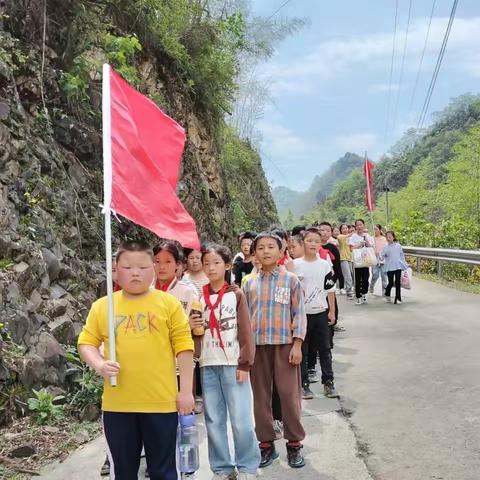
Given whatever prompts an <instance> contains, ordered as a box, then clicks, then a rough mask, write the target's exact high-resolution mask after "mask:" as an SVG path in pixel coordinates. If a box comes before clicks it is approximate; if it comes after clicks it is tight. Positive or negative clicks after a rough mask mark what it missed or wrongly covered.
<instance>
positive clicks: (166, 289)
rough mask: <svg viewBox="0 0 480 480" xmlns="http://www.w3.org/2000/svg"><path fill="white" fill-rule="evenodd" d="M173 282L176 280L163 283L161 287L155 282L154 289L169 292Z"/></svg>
mask: <svg viewBox="0 0 480 480" xmlns="http://www.w3.org/2000/svg"><path fill="white" fill-rule="evenodd" d="M175 280H176V278H175V277H173V278H172V279H171V280H169V281H168V282H165V283H164V284H163V285H162V286H160V282H159V281H158V280H157V282H156V283H155V288H156V289H157V290H161V291H162V292H168V291H169V290H170V287H173V285H174V282H175Z"/></svg>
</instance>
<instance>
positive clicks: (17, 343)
mask: <svg viewBox="0 0 480 480" xmlns="http://www.w3.org/2000/svg"><path fill="white" fill-rule="evenodd" d="M27 4H28V5H27ZM88 4H90V5H95V8H99V7H98V6H99V5H103V2H72V1H64V2H59V1H55V0H51V1H50V0H48V1H46V2H45V3H44V2H43V1H35V0H33V1H31V2H16V1H7V2H2V5H0V27H1V29H0V388H1V390H2V393H3V394H4V395H2V396H1V397H0V424H1V423H2V421H5V420H6V417H7V415H10V414H12V410H13V411H14V410H15V409H19V408H20V409H21V405H23V404H22V392H24V391H27V390H28V389H30V388H31V387H39V386H50V388H52V386H54V387H57V388H61V389H63V390H65V389H68V387H69V370H68V368H67V367H68V365H67V361H66V357H65V349H64V347H63V345H65V344H72V343H74V342H75V339H76V336H77V335H78V333H79V330H80V328H81V326H82V324H83V321H84V318H85V314H86V312H87V311H88V309H89V307H90V305H91V303H92V301H93V300H94V299H95V298H96V297H97V296H98V295H99V293H100V290H101V285H102V282H103V279H104V267H103V252H104V240H103V224H102V217H101V215H100V204H101V197H102V188H101V186H102V156H101V134H100V115H99V106H100V100H101V97H100V79H99V78H98V77H96V76H95V75H92V74H91V73H89V77H88V79H87V82H86V87H85V88H84V89H83V90H82V91H83V92H84V93H85V92H86V94H87V95H86V97H84V98H83V99H82V102H83V103H82V104H81V103H80V102H79V101H73V100H72V98H74V97H72V96H69V95H67V94H66V89H65V78H67V79H69V78H70V77H66V76H65V73H66V72H67V71H70V72H72V71H75V70H74V69H75V68H76V66H78V58H80V57H78V55H77V56H76V57H74V56H73V54H72V50H73V49H74V48H75V45H72V39H73V38H75V36H74V34H75V33H76V34H78V30H79V29H80V30H81V29H82V28H84V30H85V31H87V30H88V28H90V27H89V24H88V23H86V24H85V25H82V24H81V23H80V22H78V19H77V22H76V23H75V22H73V21H72V18H73V17H74V16H75V15H77V13H78V12H76V10H75V9H81V8H84V9H86V8H87V7H86V5H88ZM107 4H108V5H110V4H109V2H107ZM107 4H105V5H107ZM45 5H46V10H44V8H43V7H44V6H45ZM108 5H107V6H108ZM107 6H106V7H105V8H107ZM85 11H86V10H85ZM105 12H106V10H104V11H103V15H104V17H102V22H104V23H105V22H106V24H107V25H108V28H110V29H111V30H112V31H114V33H115V34H116V35H117V36H116V37H112V38H114V39H116V38H120V39H122V38H126V37H122V35H123V34H124V33H125V31H122V30H121V29H122V28H125V25H121V24H120V22H118V24H115V21H116V17H115V15H114V14H111V15H110V16H108V15H107V13H105ZM105 15H107V17H108V18H107V20H108V22H107V21H106V20H105ZM75 18H76V17H75ZM44 27H45V28H44ZM83 33H85V32H83ZM87 33H89V32H88V31H87ZM107 35H108V34H107ZM82 38H83V37H82ZM120 53H121V51H120ZM89 55H91V56H95V55H96V56H100V57H99V58H100V60H103V58H102V57H101V55H102V52H101V51H100V53H99V51H98V50H95V49H90V51H89ZM118 61H121V58H120V60H118ZM76 62H77V63H76ZM129 68H130V67H129ZM134 68H135V75H136V80H137V81H136V83H137V86H138V88H140V89H141V91H142V92H143V93H145V94H147V95H149V96H150V97H151V98H153V99H155V100H157V103H159V104H160V105H161V106H162V107H163V109H164V110H166V112H167V113H168V114H170V115H171V116H173V117H174V118H175V120H176V121H178V122H179V123H180V124H181V125H182V126H184V128H185V129H186V132H187V138H188V142H187V145H186V149H185V154H184V158H183V162H182V172H181V180H180V182H179V195H180V197H181V199H182V201H183V202H184V205H185V206H186V208H187V209H188V210H189V212H190V213H191V215H192V216H193V217H194V219H195V220H196V223H197V227H198V230H199V232H200V235H201V237H202V238H203V239H212V240H215V241H219V242H224V243H227V244H232V243H233V239H234V238H235V233H236V232H235V231H234V227H237V228H240V227H241V226H242V223H241V221H240V222H239V221H238V219H236V218H235V212H236V211H237V210H238V209H239V208H240V209H241V211H242V212H243V214H244V216H245V218H249V217H251V218H254V219H255V221H256V222H255V223H256V224H255V225H250V224H249V225H248V226H254V227H256V228H264V227H266V226H267V225H268V224H269V223H271V222H273V221H275V220H276V210H275V207H274V204H273V200H272V197H271V194H270V190H269V187H268V185H267V184H266V180H265V176H264V174H263V170H262V168H261V163H260V161H259V160H257V161H256V162H254V163H253V164H252V165H250V166H249V174H250V177H248V176H247V177H246V178H243V179H242V182H243V183H244V184H245V189H246V190H248V192H249V197H248V199H245V200H242V199H240V200H239V199H237V198H234V196H232V193H231V192H232V191H233V190H232V187H233V186H234V185H235V178H226V174H225V165H224V160H223V159H224V158H225V156H226V154H225V152H224V151H223V149H224V146H223V144H222V140H221V136H220V135H218V131H219V129H220V128H221V127H222V126H223V127H222V128H224V122H223V119H222V116H219V115H218V113H215V114H213V113H212V112H210V111H209V110H208V107H206V106H205V105H204V104H202V102H199V101H197V100H196V99H195V97H194V95H192V87H191V85H186V84H185V82H184V81H183V79H182V78H181V76H180V75H179V74H178V72H177V71H176V70H175V66H174V65H173V63H172V62H171V61H170V60H169V58H168V56H166V55H164V56H162V55H160V54H158V53H157V54H154V53H153V50H151V51H150V50H148V49H147V48H144V49H143V51H142V53H141V55H140V56H139V57H138V58H135V62H134ZM72 78H73V80H72ZM72 78H70V83H71V84H72V85H73V86H74V83H73V81H74V80H75V81H76V78H77V77H76V76H73V77H72ZM78 78H79V79H81V77H80V76H79V75H78ZM79 81H80V80H78V82H79ZM67 86H71V85H67ZM72 88H73V87H72ZM67 93H68V91H67ZM77 100H78V98H77ZM80 105H81V106H82V109H81V108H80ZM85 105H87V106H88V109H87V111H85V108H84V107H85ZM247 146H248V145H247ZM243 148H247V147H246V146H245V145H243ZM248 148H250V147H249V146H248ZM251 153H252V155H253V156H254V158H257V159H258V156H257V155H256V153H255V152H253V151H252V152H251ZM232 155H233V157H234V156H235V155H234V154H232V152H230V153H229V158H230V161H231V159H232ZM229 166H230V170H229V171H230V172H231V171H233V170H232V168H231V164H229ZM242 201H244V204H239V203H238V202H242ZM114 232H115V235H116V238H117V240H118V239H120V238H124V237H128V236H132V235H134V234H141V235H144V236H150V234H148V233H147V232H144V231H139V230H138V229H136V228H135V227H134V226H132V225H131V224H130V223H129V222H126V221H122V223H117V222H115V225H114Z"/></svg>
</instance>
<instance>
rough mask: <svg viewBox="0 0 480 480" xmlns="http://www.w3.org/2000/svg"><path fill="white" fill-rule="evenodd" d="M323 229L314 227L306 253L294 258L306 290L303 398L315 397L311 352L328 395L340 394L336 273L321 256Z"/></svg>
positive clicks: (306, 242)
mask: <svg viewBox="0 0 480 480" xmlns="http://www.w3.org/2000/svg"><path fill="white" fill-rule="evenodd" d="M321 243H322V237H321V234H320V232H319V231H318V230H317V229H316V228H314V227H312V228H309V229H307V231H306V232H305V234H304V245H305V255H304V257H303V258H296V259H295V260H294V261H293V264H294V265H295V273H296V274H297V276H298V278H299V280H300V282H301V284H302V287H303V290H304V293H305V311H306V313H307V334H306V336H305V340H304V341H303V345H302V353H303V361H302V397H303V398H304V399H311V398H313V393H312V391H311V390H310V379H309V365H308V361H309V358H308V357H309V353H310V351H313V352H314V353H315V356H316V354H317V352H318V354H319V357H320V367H321V369H322V383H323V388H324V393H325V396H327V397H330V398H333V397H337V396H338V395H337V393H336V391H335V386H334V384H333V367H332V345H331V332H330V327H331V326H332V325H333V324H334V323H335V311H336V308H335V275H334V274H333V272H332V267H331V265H330V263H329V262H327V261H326V260H323V259H322V258H320V257H319V256H318V253H317V252H318V250H319V248H320V245H321Z"/></svg>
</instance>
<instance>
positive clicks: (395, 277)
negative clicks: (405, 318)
mask: <svg viewBox="0 0 480 480" xmlns="http://www.w3.org/2000/svg"><path fill="white" fill-rule="evenodd" d="M387 277H388V285H387V288H386V289H385V296H386V297H389V296H390V293H391V291H392V288H393V285H394V284H395V303H397V301H400V302H401V301H402V287H401V284H400V279H401V277H402V271H401V270H390V271H389V272H387Z"/></svg>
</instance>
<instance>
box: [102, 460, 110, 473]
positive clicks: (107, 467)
mask: <svg viewBox="0 0 480 480" xmlns="http://www.w3.org/2000/svg"><path fill="white" fill-rule="evenodd" d="M107 475H110V460H109V459H108V457H107V458H105V462H104V464H103V465H102V468H101V469H100V476H101V477H106V476H107Z"/></svg>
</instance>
